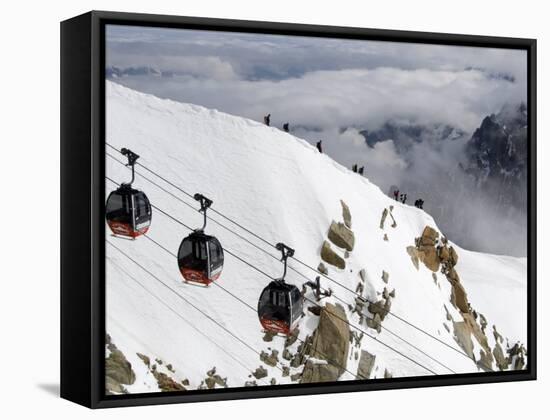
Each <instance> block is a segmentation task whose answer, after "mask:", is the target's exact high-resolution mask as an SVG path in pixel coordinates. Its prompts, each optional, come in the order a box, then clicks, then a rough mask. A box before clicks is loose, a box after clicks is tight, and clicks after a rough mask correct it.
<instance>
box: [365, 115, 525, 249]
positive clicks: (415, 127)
mask: <svg viewBox="0 0 550 420" xmlns="http://www.w3.org/2000/svg"><path fill="white" fill-rule="evenodd" d="M361 134H362V135H363V136H364V138H365V143H366V146H367V147H369V148H373V147H375V146H376V144H377V143H380V142H385V141H389V140H391V141H392V142H393V145H394V148H395V153H396V154H397V156H398V157H399V158H400V159H401V160H402V161H403V162H404V163H405V167H404V169H402V170H401V172H400V173H399V174H398V176H397V178H398V179H400V180H399V182H398V184H392V185H391V186H390V185H384V181H385V178H387V175H393V178H394V179H395V178H396V177H395V174H393V173H391V174H385V173H382V174H377V175H376V176H377V177H376V178H374V181H375V182H377V183H379V184H380V185H382V186H384V188H386V190H385V191H387V194H388V195H389V196H390V197H392V196H393V191H394V190H395V189H399V191H400V193H406V194H407V199H408V202H409V203H414V201H415V200H416V199H417V198H421V199H422V200H424V203H425V204H424V208H425V209H426V210H427V211H428V212H429V213H430V214H431V215H432V216H433V217H434V219H435V220H436V221H437V223H438V224H439V225H440V226H441V227H442V228H443V229H444V230H445V231H446V233H447V235H448V236H449V238H451V239H453V240H454V241H456V242H457V243H459V244H461V245H462V246H464V247H467V248H469V249H475V250H478V251H482V252H491V253H496V254H503V255H516V256H525V255H526V252H527V246H526V241H527V223H526V218H527V216H526V209H527V107H526V106H525V104H515V105H506V106H504V107H503V108H502V109H501V110H500V111H499V112H498V113H496V114H492V115H488V116H486V117H485V118H483V120H481V121H480V125H479V127H478V128H477V129H476V130H474V132H473V134H469V133H467V132H465V131H464V130H461V129H458V128H455V127H453V126H452V125H449V124H426V125H422V124H414V123H410V122H406V121H405V122H402V121H396V120H390V121H387V122H386V123H384V124H383V125H382V126H381V127H380V128H379V129H377V130H363V131H361ZM390 170H395V169H391V168H389V169H388V171H390ZM366 173H367V176H371V174H369V171H368V168H367V170H366ZM490 232H492V234H491V235H488V233H490ZM489 237H491V238H492V239H491V240H488V239H487V238H489Z"/></svg>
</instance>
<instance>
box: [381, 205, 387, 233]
mask: <svg viewBox="0 0 550 420" xmlns="http://www.w3.org/2000/svg"><path fill="white" fill-rule="evenodd" d="M387 217H388V209H386V208H385V209H384V210H383V211H382V217H381V218H380V229H384V223H386V218H387Z"/></svg>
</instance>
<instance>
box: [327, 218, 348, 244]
mask: <svg viewBox="0 0 550 420" xmlns="http://www.w3.org/2000/svg"><path fill="white" fill-rule="evenodd" d="M328 239H329V240H330V241H331V242H332V243H333V244H334V245H336V246H338V247H340V248H344V249H346V250H348V251H353V247H354V246H355V235H354V234H353V231H352V230H350V229H348V228H347V227H346V225H345V224H343V223H336V222H334V221H333V222H332V223H331V224H330V228H329V230H328Z"/></svg>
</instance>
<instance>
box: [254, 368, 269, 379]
mask: <svg viewBox="0 0 550 420" xmlns="http://www.w3.org/2000/svg"><path fill="white" fill-rule="evenodd" d="M252 375H253V376H254V377H255V378H256V379H262V378H265V377H267V369H266V368H264V367H263V366H260V367H258V368H257V369H256V370H255V371H254V372H252Z"/></svg>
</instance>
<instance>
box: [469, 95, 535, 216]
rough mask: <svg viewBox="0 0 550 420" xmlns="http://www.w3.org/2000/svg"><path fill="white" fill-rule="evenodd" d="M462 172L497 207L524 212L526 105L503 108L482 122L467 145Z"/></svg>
mask: <svg viewBox="0 0 550 420" xmlns="http://www.w3.org/2000/svg"><path fill="white" fill-rule="evenodd" d="M466 157H467V161H466V163H465V164H463V165H462V168H463V169H464V171H465V172H466V173H468V174H470V175H471V176H472V177H473V178H474V179H475V181H476V184H477V186H478V188H480V189H482V190H483V192H484V193H485V194H488V195H490V196H491V197H492V198H493V199H494V200H495V201H496V203H497V204H499V205H505V206H513V207H514V208H517V209H519V210H523V211H526V206H527V168H528V162H527V106H526V105H525V104H524V103H521V104H519V105H506V106H504V107H503V108H502V110H501V111H500V112H499V113H498V114H492V115H490V116H487V117H485V118H484V119H483V121H482V123H481V125H480V126H479V128H478V129H477V130H476V131H475V132H474V134H473V136H472V138H471V139H470V141H469V142H468V143H467V144H466Z"/></svg>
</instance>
